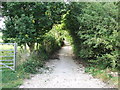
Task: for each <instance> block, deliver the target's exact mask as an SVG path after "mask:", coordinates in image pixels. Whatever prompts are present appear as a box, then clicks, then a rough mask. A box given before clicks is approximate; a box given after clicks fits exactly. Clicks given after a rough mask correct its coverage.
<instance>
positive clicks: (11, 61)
mask: <svg viewBox="0 0 120 90" xmlns="http://www.w3.org/2000/svg"><path fill="white" fill-rule="evenodd" d="M0 47H2V48H0V53H1V54H0V71H2V70H4V69H11V70H15V68H16V50H17V44H16V43H0ZM7 47H10V48H9V49H7ZM11 48H12V49H11Z"/></svg>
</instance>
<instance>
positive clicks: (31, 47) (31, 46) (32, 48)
mask: <svg viewBox="0 0 120 90" xmlns="http://www.w3.org/2000/svg"><path fill="white" fill-rule="evenodd" d="M27 45H28V46H29V50H30V53H32V52H33V51H34V47H35V43H27Z"/></svg>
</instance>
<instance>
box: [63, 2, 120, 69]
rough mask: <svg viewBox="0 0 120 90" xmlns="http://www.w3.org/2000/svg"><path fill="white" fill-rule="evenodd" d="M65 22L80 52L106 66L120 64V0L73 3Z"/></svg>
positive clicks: (83, 55) (92, 60) (81, 54)
mask: <svg viewBox="0 0 120 90" xmlns="http://www.w3.org/2000/svg"><path fill="white" fill-rule="evenodd" d="M76 9H77V11H78V12H76ZM64 23H65V25H66V28H67V29H69V32H70V34H71V36H72V38H73V44H74V52H75V54H76V55H77V56H79V57H81V58H83V59H86V60H89V61H90V62H93V63H94V64H98V65H99V64H102V65H104V67H105V68H107V67H110V68H119V66H120V65H119V63H118V61H119V59H120V58H119V55H120V54H119V53H118V51H119V49H120V40H119V30H118V5H117V4H116V3H112V2H111V3H109V2H108V3H71V4H70V9H69V11H68V13H67V14H66V16H65V17H64Z"/></svg>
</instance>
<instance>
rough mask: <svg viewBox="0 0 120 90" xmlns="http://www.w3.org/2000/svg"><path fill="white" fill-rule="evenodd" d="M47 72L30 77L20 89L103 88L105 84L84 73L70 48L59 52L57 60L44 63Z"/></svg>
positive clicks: (64, 48) (65, 47) (67, 47)
mask: <svg viewBox="0 0 120 90" xmlns="http://www.w3.org/2000/svg"><path fill="white" fill-rule="evenodd" d="M46 66H47V67H49V70H44V73H42V74H36V75H32V77H31V79H26V80H25V81H24V83H23V85H21V86H20V88H105V87H106V84H105V83H103V82H102V81H100V80H99V79H96V78H93V77H92V75H90V74H87V73H85V72H84V67H83V66H82V65H78V64H76V62H75V61H74V60H73V59H72V48H71V46H64V47H63V48H62V49H61V50H60V51H59V59H53V60H50V61H49V62H47V63H46Z"/></svg>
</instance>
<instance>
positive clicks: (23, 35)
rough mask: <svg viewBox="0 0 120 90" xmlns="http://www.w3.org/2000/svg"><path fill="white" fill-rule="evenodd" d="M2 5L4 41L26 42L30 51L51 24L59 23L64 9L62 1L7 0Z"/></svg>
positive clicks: (22, 43)
mask: <svg viewBox="0 0 120 90" xmlns="http://www.w3.org/2000/svg"><path fill="white" fill-rule="evenodd" d="M2 6H3V7H2V13H3V16H5V17H6V20H5V25H6V28H5V29H4V30H3V40H4V42H17V43H18V45H24V44H27V45H28V46H29V48H30V51H31V52H32V51H33V50H34V48H35V43H41V41H42V40H43V39H44V38H43V36H44V35H45V33H47V32H49V31H50V30H51V29H52V26H53V24H54V23H60V20H61V17H62V15H63V14H64V13H65V10H66V9H65V5H64V3H60V2H59V3H49V2H40V3H38V2H37V3H35V2H30V3H29V2H22V3H20V2H9V3H3V4H2ZM58 17H59V18H58Z"/></svg>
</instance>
